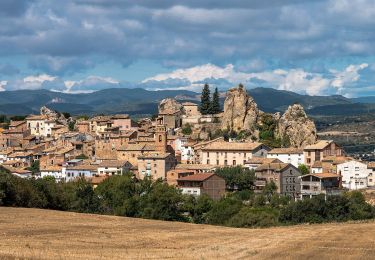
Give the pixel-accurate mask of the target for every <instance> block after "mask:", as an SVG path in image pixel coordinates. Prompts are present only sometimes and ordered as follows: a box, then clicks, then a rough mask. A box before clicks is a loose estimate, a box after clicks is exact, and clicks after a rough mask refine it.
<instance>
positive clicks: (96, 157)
mask: <svg viewBox="0 0 375 260" xmlns="http://www.w3.org/2000/svg"><path fill="white" fill-rule="evenodd" d="M219 110H220V109H219ZM0 149H1V151H0V164H1V167H2V168H3V169H5V170H6V171H8V172H9V173H11V174H13V175H15V176H18V177H20V178H44V177H47V176H51V177H53V178H54V179H55V180H56V182H71V181H76V180H77V179H79V178H84V179H86V180H87V181H88V182H89V183H91V184H92V185H93V187H96V186H97V185H98V184H99V183H101V182H103V181H104V180H106V179H107V178H111V176H113V175H121V174H124V173H128V172H131V173H133V174H134V176H135V178H137V179H144V178H151V179H152V180H157V179H161V180H163V181H164V182H166V183H168V184H169V185H173V186H176V187H178V188H179V189H181V190H182V193H185V194H191V195H195V196H199V195H201V194H207V195H208V196H210V197H211V198H212V199H215V200H217V199H220V198H221V197H222V196H224V194H225V193H226V190H227V189H228V182H227V180H226V179H225V178H224V177H223V176H220V174H218V173H217V171H218V170H219V169H223V168H231V167H243V168H246V169H249V170H251V171H254V172H255V177H256V180H255V181H254V184H253V187H252V189H253V190H254V191H255V192H262V190H263V189H264V188H265V187H266V186H267V184H269V183H271V182H272V183H275V184H276V187H277V193H279V194H281V195H287V196H289V197H291V198H293V199H296V200H297V199H303V198H311V197H313V196H316V195H318V194H324V195H326V196H329V195H336V194H340V193H342V192H343V191H345V190H358V189H366V188H368V187H374V186H375V176H373V173H374V171H375V170H374V169H375V164H373V163H367V162H363V161H357V160H354V159H353V158H350V157H347V156H346V155H345V151H344V150H343V149H342V148H341V147H340V146H339V145H338V144H336V143H335V142H333V141H332V140H318V139H317V132H316V128H315V125H314V122H313V121H312V120H310V119H309V118H308V117H307V115H306V113H305V111H304V109H303V107H302V106H301V105H299V104H291V105H290V106H289V108H288V109H287V110H286V111H285V113H284V114H280V113H276V114H267V113H264V112H262V111H261V110H260V109H258V107H257V104H256V103H255V101H254V100H253V99H252V97H250V96H249V95H248V94H247V92H246V89H245V88H244V87H243V86H242V85H240V86H238V87H235V88H232V89H230V90H229V91H228V92H227V94H226V99H225V102H224V108H223V111H221V110H220V111H218V110H217V108H216V111H215V113H207V111H202V107H201V105H200V104H196V103H192V102H184V103H179V102H177V101H176V100H174V99H165V100H163V101H161V102H160V104H159V113H158V115H157V116H156V117H155V118H153V119H150V118H145V119H142V120H139V121H138V122H135V121H134V120H132V118H130V117H129V116H128V115H126V114H119V115H105V116H95V117H92V118H75V119H74V121H73V119H72V118H71V117H65V116H64V115H63V114H60V113H58V112H55V111H52V110H50V109H48V108H46V107H42V108H41V110H40V114H39V115H29V116H28V117H26V118H25V119H24V120H21V121H11V122H10V124H9V128H8V129H4V130H3V131H2V132H1V135H0ZM231 189H234V190H235V189H236V186H232V187H231Z"/></svg>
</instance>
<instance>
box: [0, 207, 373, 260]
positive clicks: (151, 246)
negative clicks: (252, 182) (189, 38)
mask: <svg viewBox="0 0 375 260" xmlns="http://www.w3.org/2000/svg"><path fill="white" fill-rule="evenodd" d="M0 234H1V239H0V259H2V258H38V259H39V258H46V259H52V258H53V259H60V258H70V259H71V258H82V259H87V258H95V259H97V258H107V259H113V258H118V259H120V258H121V259H124V258H131V259H139V258H141V259H144V258H147V259H160V258H163V259H166V258H171V259H218V258H222V259H223V258H231V259H233V258H246V259H248V258H254V259H271V258H278V259H280V258H288V259H291V258H293V259H301V258H303V259H306V258H313V259H321V258H324V259H327V258H335V259H370V258H372V257H373V256H374V255H375V247H374V241H375V222H368V223H344V224H324V225H303V226H291V227H278V228H269V229H234V228H225V227H215V226H208V225H194V224H185V223H177V222H173V223H172V222H163V221H154V220H143V219H131V218H122V217H112V216H99V215H85V214H78V213H70V212H58V211H48V210H39V209H21V208H18V209H17V208H0Z"/></svg>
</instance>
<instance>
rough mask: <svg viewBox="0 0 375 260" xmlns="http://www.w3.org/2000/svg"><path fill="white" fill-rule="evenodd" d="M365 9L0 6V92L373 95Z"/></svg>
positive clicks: (348, 3) (97, 1)
mask: <svg viewBox="0 0 375 260" xmlns="http://www.w3.org/2000/svg"><path fill="white" fill-rule="evenodd" d="M374 17H375V4H374V1H373V0H267V1H263V0H262V1H261V0H242V1H241V0H231V1H226V0H222V1H221V0H190V1H189V0H185V1H181V0H176V1H170V0H158V1H157V0H143V1H140V0H64V1H56V0H1V1H0V90H1V91H5V90H19V89H49V90H53V91H61V92H66V93H81V92H92V91H96V90H100V89H104V88H117V87H125V88H134V87H142V88H146V89H151V90H159V89H186V90H193V91H200V90H201V88H202V85H203V84H204V83H208V84H210V86H211V87H218V88H219V89H220V90H223V91H224V90H226V89H228V88H230V87H233V86H235V85H237V84H239V83H242V84H244V85H245V86H246V87H247V88H248V89H249V88H255V87H270V88H275V89H280V90H289V91H294V92H297V93H300V94H308V95H335V94H338V95H344V96H347V97H358V96H371V95H375V83H374V82H375V46H374V42H375V41H374V40H375V29H374V28H375V19H374Z"/></svg>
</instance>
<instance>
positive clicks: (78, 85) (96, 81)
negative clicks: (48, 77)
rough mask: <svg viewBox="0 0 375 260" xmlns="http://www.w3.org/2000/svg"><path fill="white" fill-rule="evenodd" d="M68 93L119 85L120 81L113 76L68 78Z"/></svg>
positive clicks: (86, 91)
mask: <svg viewBox="0 0 375 260" xmlns="http://www.w3.org/2000/svg"><path fill="white" fill-rule="evenodd" d="M64 85H65V87H66V90H65V91H64V92H66V93H88V92H94V91H97V90H100V89H105V88H111V87H118V86H119V85H120V82H119V81H118V80H116V79H113V78H111V77H100V76H88V77H87V78H86V79H83V80H78V81H72V80H67V81H65V82H64Z"/></svg>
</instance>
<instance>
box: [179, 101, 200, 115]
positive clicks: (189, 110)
mask: <svg viewBox="0 0 375 260" xmlns="http://www.w3.org/2000/svg"><path fill="white" fill-rule="evenodd" d="M182 107H183V109H184V113H185V115H186V116H187V117H191V116H200V115H201V113H200V112H199V108H198V105H197V104H195V103H192V102H184V103H182Z"/></svg>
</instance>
